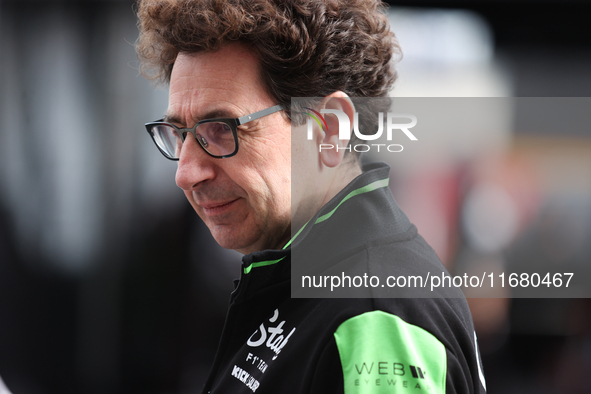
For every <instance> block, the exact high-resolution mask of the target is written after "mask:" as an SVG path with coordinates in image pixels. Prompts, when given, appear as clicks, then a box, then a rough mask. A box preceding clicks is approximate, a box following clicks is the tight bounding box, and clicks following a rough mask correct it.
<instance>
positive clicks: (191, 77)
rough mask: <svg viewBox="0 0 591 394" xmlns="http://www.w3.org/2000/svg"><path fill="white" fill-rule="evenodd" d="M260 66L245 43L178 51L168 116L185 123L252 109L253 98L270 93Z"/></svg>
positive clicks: (169, 119) (237, 114)
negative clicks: (192, 51)
mask: <svg viewBox="0 0 591 394" xmlns="http://www.w3.org/2000/svg"><path fill="white" fill-rule="evenodd" d="M259 69H260V64H259V61H258V59H257V58H256V57H255V56H254V55H253V54H252V52H251V51H250V49H249V48H248V47H246V46H244V45H242V44H230V45H227V46H224V47H222V48H221V49H220V50H218V51H216V52H198V53H187V52H181V53H179V55H178V56H177V59H176V61H175V64H174V66H173V70H172V74H171V80H170V91H169V106H168V110H167V113H166V115H165V119H166V120H167V121H169V122H172V123H179V124H184V123H185V122H187V123H189V122H198V121H200V120H203V119H212V118H235V117H239V116H242V115H245V114H247V113H250V112H248V111H249V110H250V106H251V105H253V104H252V103H253V102H256V101H257V100H258V99H260V98H261V97H262V96H267V97H268V95H267V94H266V89H265V88H264V87H263V86H262V83H261V78H260V73H259ZM251 112H252V111H251Z"/></svg>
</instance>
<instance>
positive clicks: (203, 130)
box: [152, 122, 236, 159]
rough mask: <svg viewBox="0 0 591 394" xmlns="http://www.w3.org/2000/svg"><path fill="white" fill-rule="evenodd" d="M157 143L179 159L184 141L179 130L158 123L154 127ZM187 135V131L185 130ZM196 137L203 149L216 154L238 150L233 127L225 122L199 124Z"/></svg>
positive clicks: (171, 155) (167, 152) (221, 154)
mask: <svg viewBox="0 0 591 394" xmlns="http://www.w3.org/2000/svg"><path fill="white" fill-rule="evenodd" d="M152 130H153V133H154V140H155V141H156V144H158V146H159V147H160V149H162V151H163V152H165V153H166V154H167V155H168V156H169V157H170V158H174V159H178V158H179V156H180V153H181V147H182V145H183V141H182V139H181V136H180V135H179V132H178V131H177V130H176V129H175V128H173V127H171V126H167V125H157V126H154V128H153V129H152ZM184 133H185V135H186V134H187V132H184ZM195 136H196V139H197V140H198V141H199V143H200V144H201V146H202V147H203V149H205V150H206V151H207V152H209V153H210V154H212V155H214V156H225V155H229V154H231V153H233V152H234V151H235V150H236V140H235V138H234V134H233V133H232V128H231V127H230V126H229V125H228V124H226V123H223V122H207V123H203V124H201V125H199V126H197V129H196V130H195Z"/></svg>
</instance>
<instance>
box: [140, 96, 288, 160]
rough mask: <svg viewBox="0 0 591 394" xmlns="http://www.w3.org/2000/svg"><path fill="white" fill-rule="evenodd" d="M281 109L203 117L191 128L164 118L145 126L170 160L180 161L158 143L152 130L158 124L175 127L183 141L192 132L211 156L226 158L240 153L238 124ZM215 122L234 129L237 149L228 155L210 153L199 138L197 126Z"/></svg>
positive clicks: (281, 108)
mask: <svg viewBox="0 0 591 394" xmlns="http://www.w3.org/2000/svg"><path fill="white" fill-rule="evenodd" d="M281 110H283V106H282V105H274V106H272V107H269V108H266V109H263V110H261V111H257V112H255V113H252V114H250V115H244V116H241V117H239V118H215V119H203V120H200V121H199V122H197V123H195V125H194V126H193V127H191V128H180V127H177V126H175V125H173V124H171V123H168V122H164V119H159V120H156V121H154V122H149V123H146V124H145V127H146V130H147V131H148V134H150V137H152V141H153V142H154V145H156V147H157V148H158V150H159V151H160V153H162V155H163V156H164V157H166V158H167V159H169V160H173V161H178V160H179V158H178V157H176V158H175V157H171V156H169V155H168V154H167V153H166V152H165V151H164V150H163V149H162V148H160V145H158V143H157V142H156V139H155V138H154V132H153V131H152V129H153V128H154V127H156V126H169V127H172V128H173V129H175V130H176V131H177V132H178V133H179V136H180V137H181V142H182V143H184V142H185V135H186V134H187V133H191V134H192V135H193V137H194V138H195V141H197V142H199V146H201V148H202V149H203V150H204V151H205V153H207V154H208V155H210V156H211V157H214V158H216V159H225V158H227V157H232V156H234V155H236V153H238V126H240V125H243V124H245V123H248V122H252V121H253V120H256V119H259V118H262V117H264V116H267V115H271V114H274V113H275V112H279V111H281ZM213 122H217V123H225V124H227V125H228V126H230V130H231V131H232V135H233V136H234V145H235V146H236V149H234V152H232V153H228V154H227V155H221V156H220V155H214V154H212V153H210V152H209V151H208V150H207V149H206V148H205V147H204V146H203V142H202V141H201V139H200V138H197V127H199V126H200V125H202V124H204V123H213Z"/></svg>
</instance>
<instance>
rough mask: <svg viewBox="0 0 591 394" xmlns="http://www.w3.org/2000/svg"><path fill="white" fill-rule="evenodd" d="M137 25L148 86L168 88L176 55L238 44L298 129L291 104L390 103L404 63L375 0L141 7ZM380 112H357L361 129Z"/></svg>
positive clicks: (223, 0)
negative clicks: (396, 63)
mask: <svg viewBox="0 0 591 394" xmlns="http://www.w3.org/2000/svg"><path fill="white" fill-rule="evenodd" d="M138 17H139V23H138V25H139V30H140V35H139V38H138V40H137V43H136V51H137V54H138V57H139V59H140V61H141V67H140V71H141V73H142V75H144V76H145V77H146V78H147V79H150V80H154V81H158V82H164V83H168V82H170V75H171V72H172V67H173V65H174V61H175V59H176V57H177V55H178V53H179V52H189V53H194V52H200V51H215V50H218V49H220V48H221V47H222V46H224V45H225V44H228V43H230V42H242V43H245V44H247V45H248V46H250V47H251V48H252V49H253V50H254V53H255V54H256V55H257V56H258V59H259V61H260V64H261V79H262V81H263V83H264V85H265V87H266V89H267V91H268V92H269V94H270V95H271V97H273V98H275V99H276V101H277V103H278V104H281V105H283V107H284V108H285V111H286V114H287V116H288V117H289V118H290V119H291V120H292V121H293V122H295V123H296V124H301V122H302V121H303V118H302V119H297V116H296V118H293V117H292V114H291V112H290V105H291V98H292V97H325V96H327V95H329V94H331V93H333V92H335V91H339V90H340V91H343V92H345V93H347V94H348V95H349V96H351V97H385V96H387V94H388V91H389V90H390V88H391V86H392V84H393V83H394V81H395V79H396V72H395V70H394V67H393V64H392V60H393V58H399V57H400V55H401V52H400V47H399V46H398V43H397V41H396V39H395V37H394V34H393V33H392V32H391V31H390V28H389V27H390V26H389V23H388V19H387V17H386V16H385V15H384V12H383V9H382V4H381V2H380V1H377V0H139V6H138ZM380 101H382V102H383V100H380ZM379 110H382V108H373V109H370V108H366V109H365V110H362V111H363V112H371V114H370V113H368V114H366V116H364V114H363V113H362V112H360V114H359V115H360V128H362V129H364V128H365V127H366V126H365V125H364V121H363V119H368V118H375V113H376V112H377V111H379ZM293 115H295V114H293ZM374 122H375V121H371V123H374ZM368 126H369V125H368ZM352 138H354V135H353V136H352Z"/></svg>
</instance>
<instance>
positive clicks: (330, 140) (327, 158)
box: [319, 91, 355, 167]
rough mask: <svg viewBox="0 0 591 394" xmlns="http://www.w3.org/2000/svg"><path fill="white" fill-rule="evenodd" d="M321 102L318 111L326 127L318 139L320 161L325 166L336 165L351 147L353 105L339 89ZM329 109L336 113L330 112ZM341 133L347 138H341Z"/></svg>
mask: <svg viewBox="0 0 591 394" xmlns="http://www.w3.org/2000/svg"><path fill="white" fill-rule="evenodd" d="M322 103H323V105H322V109H321V111H320V112H321V113H322V115H323V116H324V119H325V120H326V125H327V127H328V129H327V130H326V131H325V132H324V133H323V135H322V138H321V141H320V144H322V145H320V149H319V154H320V161H321V162H322V163H323V164H324V165H325V166H327V167H336V166H338V165H339V164H340V163H341V162H342V161H343V158H344V157H345V152H346V151H347V150H348V149H351V147H350V146H348V145H349V140H350V138H351V132H352V130H353V116H354V114H355V106H354V105H353V102H352V101H351V99H350V98H349V96H347V94H346V93H344V92H341V91H337V92H334V93H332V94H330V95H328V96H326V97H325V98H324V100H323V101H322ZM331 111H335V112H336V113H334V112H333V113H331ZM337 111H339V112H340V113H339V112H337ZM345 116H346V117H345ZM339 117H341V121H339ZM343 120H344V121H343ZM347 120H348V122H347ZM340 126H342V127H344V128H346V127H348V130H340ZM343 135H346V136H347V138H346V139H341V138H340V137H341V136H343Z"/></svg>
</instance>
